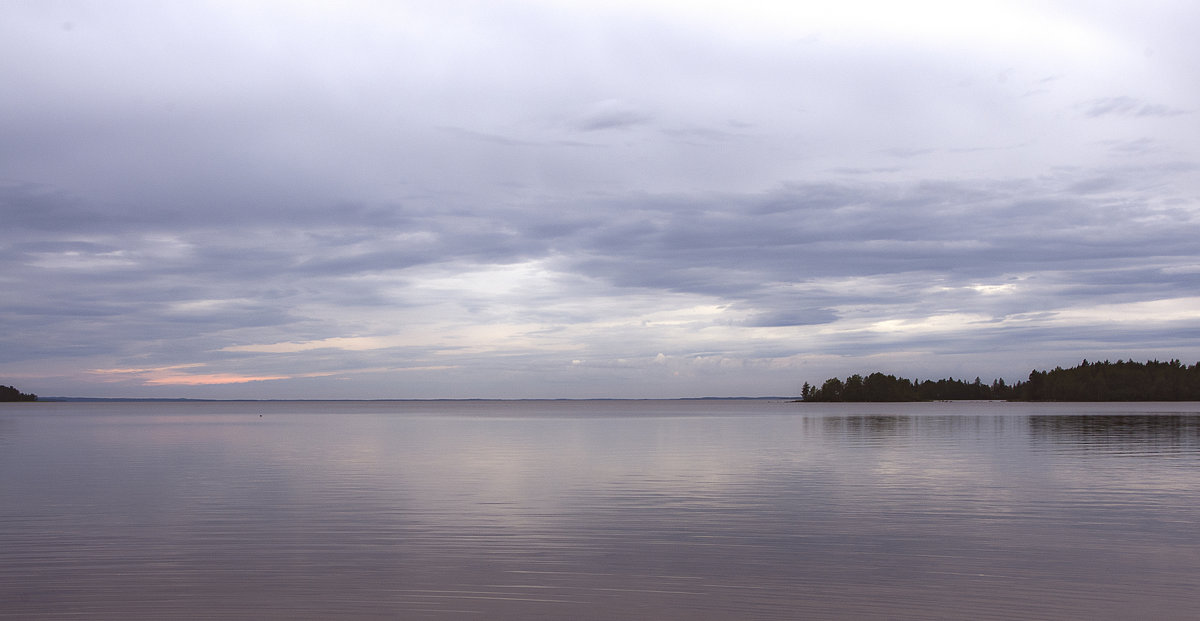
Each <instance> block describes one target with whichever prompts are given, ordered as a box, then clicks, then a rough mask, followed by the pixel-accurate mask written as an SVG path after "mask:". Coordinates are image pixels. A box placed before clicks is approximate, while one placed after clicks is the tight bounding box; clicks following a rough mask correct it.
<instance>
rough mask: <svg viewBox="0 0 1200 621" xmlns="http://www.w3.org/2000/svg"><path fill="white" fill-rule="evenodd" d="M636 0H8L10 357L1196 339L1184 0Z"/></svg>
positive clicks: (667, 371) (291, 358)
mask: <svg viewBox="0 0 1200 621" xmlns="http://www.w3.org/2000/svg"><path fill="white" fill-rule="evenodd" d="M649 6H650V8H645V7H642V8H632V7H624V8H622V7H619V6H618V7H616V8H604V7H601V6H599V5H597V6H592V7H587V8H580V9H570V10H569V9H567V8H565V7H561V6H556V5H545V6H543V5H540V4H537V3H531V4H515V3H514V4H509V3H486V4H473V5H469V7H470V10H465V11H464V10H462V9H463V8H464V7H457V9H456V10H450V9H446V10H445V11H440V10H437V9H430V8H429V7H421V6H419V5H408V4H399V5H392V4H384V5H374V4H370V3H364V4H361V5H357V6H355V7H354V9H353V10H346V9H323V8H320V7H315V6H310V7H295V6H292V5H290V4H279V5H276V4H271V3H267V4H262V5H256V6H255V7H252V8H244V7H241V6H240V5H232V4H221V3H216V4H209V3H193V4H186V5H175V6H170V5H166V6H162V7H150V8H147V7H144V6H141V5H138V6H135V5H132V4H129V5H124V4H117V5H111V4H104V5H98V4H89V3H68V4H61V5H48V4H43V3H29V4H17V5H15V8H14V10H13V11H11V13H12V15H11V16H10V17H8V18H5V19H4V20H0V40H3V41H8V42H9V43H6V44H4V43H0V46H3V47H4V48H5V49H6V51H7V52H8V53H6V54H3V55H2V58H3V60H0V77H3V78H4V79H5V82H6V83H8V84H11V85H13V87H14V88H15V90H14V91H13V92H19V93H21V96H20V97H10V98H4V100H3V101H0V138H2V139H0V145H3V146H0V214H2V215H3V219H4V227H3V228H0V260H2V261H3V265H4V266H5V270H4V274H3V285H4V287H5V290H6V295H5V297H4V301H3V302H2V303H0V318H2V319H3V334H0V376H4V377H10V378H12V379H11V380H7V381H5V382H4V383H15V384H19V385H21V387H22V388H23V389H26V390H35V391H37V392H41V393H43V394H46V393H55V394H62V393H70V394H125V395H132V394H136V395H179V394H187V395H191V396H252V397H253V396H263V397H387V396H395V397H437V396H448V397H457V396H505V397H516V396H694V395H700V394H787V393H794V392H795V391H796V386H797V385H798V384H799V382H801V381H803V380H805V379H808V380H813V379H822V378H824V377H827V376H829V375H832V374H835V373H839V374H840V373H845V372H852V371H865V370H874V369H876V368H880V369H884V370H889V371H893V372H898V373H905V374H909V375H911V374H920V375H922V376H929V375H947V374H954V373H971V374H977V373H978V374H988V373H990V374H993V375H995V376H1001V375H1003V376H1006V377H1008V378H1009V379H1018V378H1019V377H1020V375H1021V374H1023V373H1025V372H1027V371H1028V369H1029V368H1031V367H1032V366H1046V365H1051V366H1052V365H1054V364H1069V363H1073V362H1075V361H1076V359H1077V358H1080V357H1089V358H1096V357H1105V356H1111V357H1114V358H1115V357H1130V356H1133V357H1138V356H1150V355H1160V356H1176V357H1182V358H1185V359H1193V358H1197V357H1200V340H1197V338H1196V337H1197V332H1198V330H1200V310H1198V309H1200V306H1198V304H1197V303H1198V301H1200V297H1197V296H1196V293H1195V292H1196V291H1197V290H1200V289H1198V287H1197V285H1198V284H1200V282H1198V281H1200V256H1197V255H1198V252H1197V246H1196V242H1195V240H1196V239H1197V238H1198V233H1200V225H1198V221H1197V215H1198V211H1197V203H1196V199H1195V196H1197V191H1198V190H1200V187H1198V186H1200V183H1197V179H1198V178H1200V175H1197V165H1198V163H1200V161H1198V159H1197V157H1196V151H1197V142H1196V141H1197V139H1198V138H1200V136H1198V135H1197V132H1196V130H1195V129H1194V128H1195V127H1196V124H1195V118H1194V117H1195V115H1194V113H1193V112H1192V111H1193V110H1195V109H1196V95H1197V89H1196V88H1195V87H1194V86H1193V85H1194V80H1191V79H1187V75H1186V74H1187V73H1188V71H1187V67H1188V64H1187V63H1188V62H1190V59H1191V58H1196V57H1200V50H1197V49H1195V48H1196V47H1197V45H1196V43H1195V42H1194V40H1193V38H1192V37H1190V36H1187V35H1186V34H1185V33H1181V32H1180V31H1179V30H1178V27H1177V25H1178V23H1179V21H1180V20H1181V19H1184V18H1186V17H1187V16H1184V15H1180V14H1177V13H1174V12H1173V11H1179V10H1184V9H1178V8H1177V7H1176V8H1168V7H1167V6H1166V5H1164V6H1162V7H1157V6H1156V7H1150V8H1148V9H1146V13H1145V14H1144V15H1143V16H1142V18H1143V19H1141V20H1139V21H1137V22H1134V23H1135V24H1136V26H1131V25H1130V23H1131V22H1127V21H1125V20H1123V19H1119V17H1121V16H1120V15H1119V13H1120V11H1123V10H1124V9H1125V7H1123V6H1121V5H1113V6H1112V7H1103V10H1098V11H1095V12H1079V11H1070V10H1066V9H1064V10H1061V11H1058V12H1047V13H1037V14H1035V13H1021V12H1019V11H1025V10H1026V9H1023V8H1021V9H1014V12H1013V13H1011V14H1010V13H1005V12H1004V11H1001V14H997V15H990V16H989V15H984V16H981V17H975V16H972V15H970V14H961V15H950V16H943V17H942V21H938V18H937V14H935V13H932V12H930V13H922V12H921V11H920V10H916V12H915V13H913V14H912V15H916V16H917V17H915V18H914V17H912V16H911V15H910V16H909V20H910V21H908V22H904V23H901V24H900V25H899V26H898V27H896V28H889V27H888V26H887V23H886V21H887V20H884V21H881V22H876V21H872V20H861V21H856V20H855V19H851V18H844V16H843V17H839V16H838V15H834V14H828V15H824V14H823V15H816V14H803V15H801V14H793V13H788V11H789V10H791V9H788V8H787V7H789V6H790V5H785V4H781V5H779V6H776V7H771V11H773V12H771V13H765V14H761V15H754V14H750V13H747V12H746V11H747V9H733V8H732V5H730V7H722V6H719V5H717V6H716V7H715V8H712V12H705V11H699V10H692V9H685V8H682V7H674V8H670V7H666V6H664V7H656V6H654V5H649ZM1088 6H1089V7H1090V6H1092V5H1088ZM860 8H862V7H860ZM866 8H872V9H876V10H879V11H886V10H887V9H886V5H872V6H871V7H866ZM918 9H919V7H918ZM776 13H777V14H776ZM1006 19H1007V20H1010V21H1009V22H1006V21H1005V20H1006ZM839 20H842V21H839ZM973 20H979V21H978V22H976V21H973ZM1031 24H1032V25H1031ZM985 25H986V28H985V27H984V26H985ZM1018 26H1019V27H1018ZM972 29H978V30H977V31H976V30H972ZM1031 33H1032V34H1031ZM984 35H986V36H984ZM1151 43H1152V44H1153V45H1154V53H1153V54H1150V53H1147V51H1146V50H1147V46H1148V45H1150V44H1151ZM1193 54H1194V55H1193Z"/></svg>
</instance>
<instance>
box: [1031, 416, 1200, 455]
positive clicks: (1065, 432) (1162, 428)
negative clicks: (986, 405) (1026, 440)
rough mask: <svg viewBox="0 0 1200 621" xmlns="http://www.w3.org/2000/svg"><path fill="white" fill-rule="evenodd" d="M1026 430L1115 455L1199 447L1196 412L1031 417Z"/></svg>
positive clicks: (1035, 435)
mask: <svg viewBox="0 0 1200 621" xmlns="http://www.w3.org/2000/svg"><path fill="white" fill-rule="evenodd" d="M1029 431H1030V435H1031V436H1032V437H1033V438H1034V439H1035V440H1037V441H1040V442H1050V443H1054V444H1056V445H1060V446H1068V447H1075V448H1078V449H1081V450H1091V451H1105V452H1112V453H1116V454H1123V453H1124V454H1129V453H1136V452H1147V453H1151V454H1162V453H1176V452H1180V451H1186V452H1189V453H1195V452H1196V449H1197V446H1200V416H1198V415H1196V414H1116V415H1086V414H1085V415H1073V416H1034V417H1030V418H1029Z"/></svg>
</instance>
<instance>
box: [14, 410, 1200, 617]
mask: <svg viewBox="0 0 1200 621" xmlns="http://www.w3.org/2000/svg"><path fill="white" fill-rule="evenodd" d="M1198 527H1200V404H1196V403H1185V404H1162V403H1160V404H1007V403H934V404H866V405H863V404H859V405H851V404H794V403H782V402H766V401H599V402H587V401H584V402H327V403H326V402H268V403H257V402H215V403H211V402H209V403H206V402H193V403H145V402H139V403H36V404H2V405H0V618H13V619H30V618H35V619H36V618H68V617H70V618H87V619H163V618H237V619H243V618H244V619H262V618H277V619H296V618H311V619H328V618H379V619H464V618H466V619H470V618H478V619H688V620H703V619H967V618H971V619H1018V618H1019V619H1195V618H1197V615H1198V614H1200V613H1197V610H1200V528H1198Z"/></svg>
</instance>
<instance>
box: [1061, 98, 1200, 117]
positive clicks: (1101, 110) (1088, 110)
mask: <svg viewBox="0 0 1200 621" xmlns="http://www.w3.org/2000/svg"><path fill="white" fill-rule="evenodd" d="M1080 107H1082V108H1083V113H1084V115H1085V116H1087V117H1089V118H1096V117H1102V116H1133V117H1171V116H1179V115H1183V114H1191V113H1190V112H1188V111H1186V110H1179V109H1177V108H1171V107H1169V106H1164V105H1161V104H1151V103H1146V102H1144V101H1141V100H1139V99H1136V98H1133V97H1104V98H1101V99H1093V100H1091V101H1088V102H1085V103H1083V104H1081V106H1080Z"/></svg>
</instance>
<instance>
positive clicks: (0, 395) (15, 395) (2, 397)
mask: <svg viewBox="0 0 1200 621" xmlns="http://www.w3.org/2000/svg"><path fill="white" fill-rule="evenodd" d="M37 400H38V397H37V395H35V394H32V393H24V392H21V391H19V390H17V389H16V388H13V387H12V386H0V401H37Z"/></svg>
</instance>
